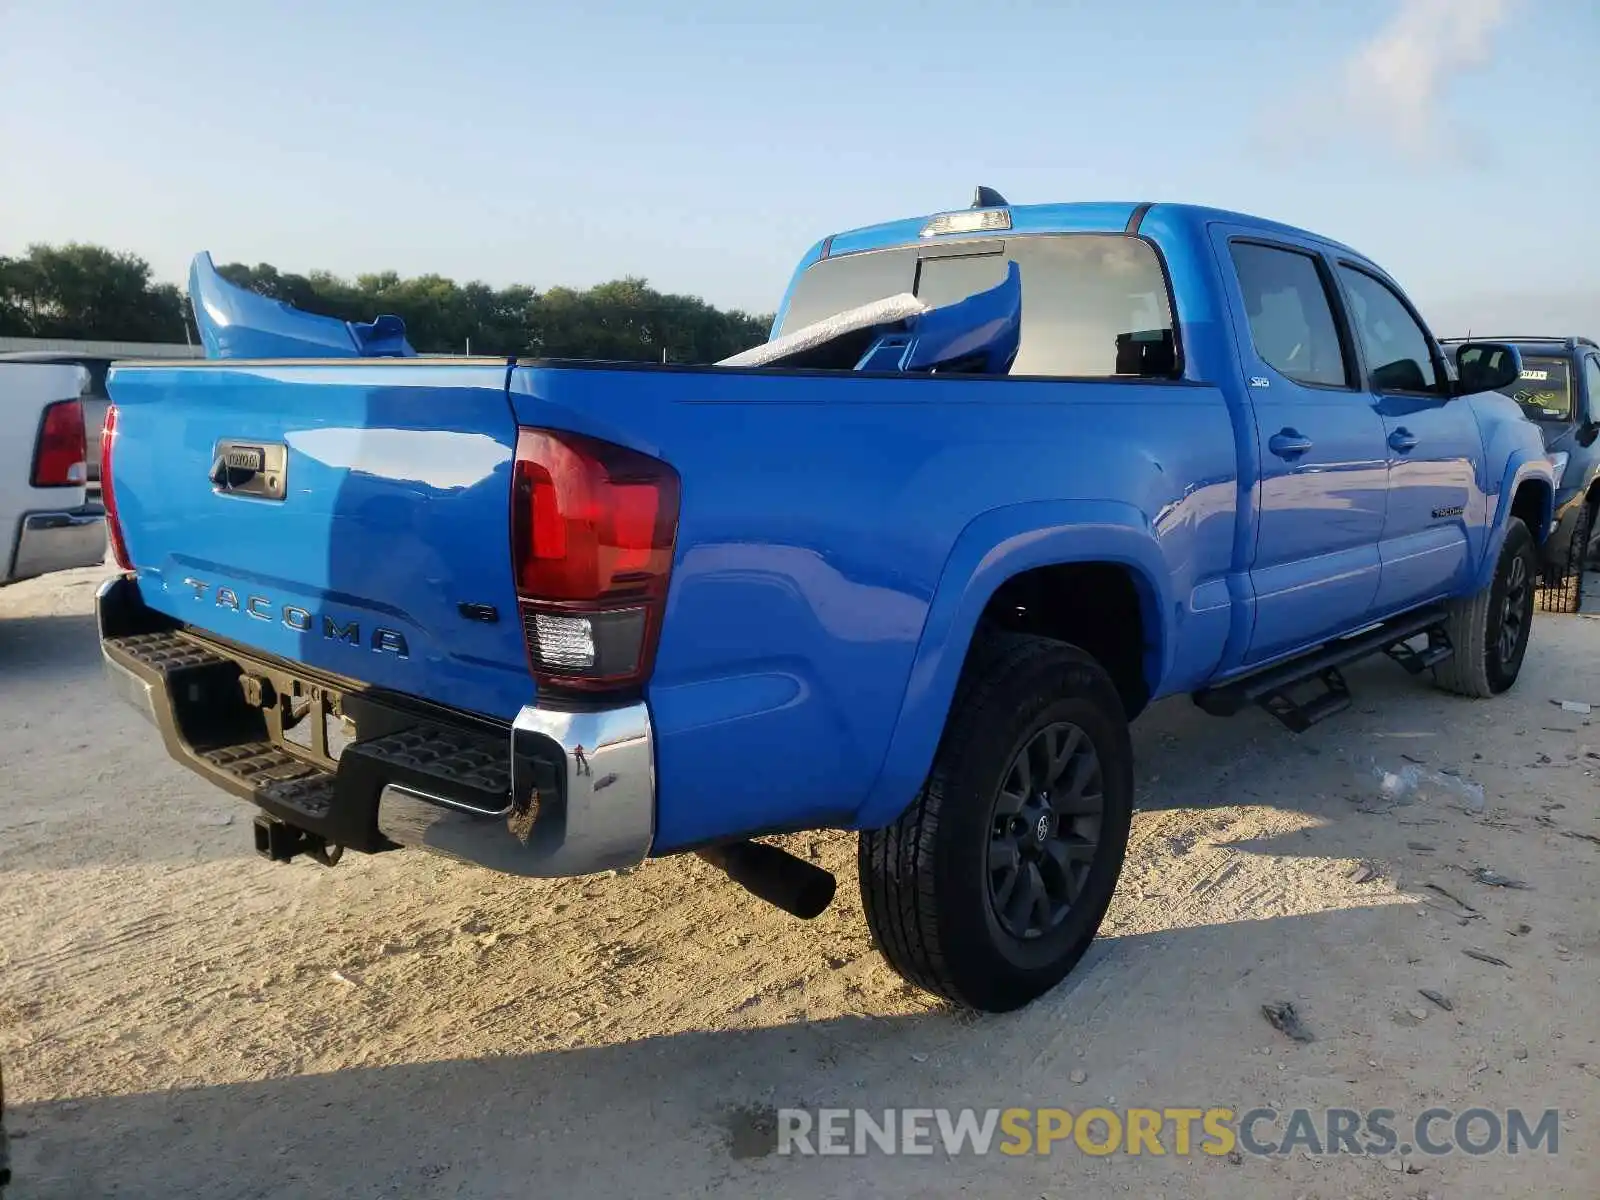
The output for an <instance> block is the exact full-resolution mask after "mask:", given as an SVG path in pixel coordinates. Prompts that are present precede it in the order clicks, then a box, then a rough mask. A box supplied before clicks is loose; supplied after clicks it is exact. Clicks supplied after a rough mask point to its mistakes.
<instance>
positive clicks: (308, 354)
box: [189, 251, 416, 358]
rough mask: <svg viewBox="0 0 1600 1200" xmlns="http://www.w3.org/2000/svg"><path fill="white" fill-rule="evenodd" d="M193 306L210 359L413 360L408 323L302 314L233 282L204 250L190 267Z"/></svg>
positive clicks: (391, 318)
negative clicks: (346, 319) (224, 276)
mask: <svg viewBox="0 0 1600 1200" xmlns="http://www.w3.org/2000/svg"><path fill="white" fill-rule="evenodd" d="M189 302H190V304H191V305H192V306H193V307H194V323H195V327H196V328H197V329H198V330H199V332H200V343H201V345H203V346H204V347H205V351H206V357H207V358H410V357H413V356H414V355H415V354H416V351H415V350H413V349H412V348H411V343H410V342H408V341H406V326H405V322H404V321H402V320H401V319H400V318H399V317H395V316H380V317H378V318H377V319H376V320H374V321H370V322H366V323H357V322H354V321H341V320H340V319H339V318H338V317H323V316H318V315H317V314H316V313H308V312H302V311H300V309H298V308H295V307H294V306H293V305H289V304H285V303H284V302H283V301H281V300H273V299H271V298H269V297H267V296H263V295H260V294H259V293H257V292H252V291H251V290H250V289H249V288H242V287H239V286H238V285H237V284H232V283H229V282H228V281H227V280H226V279H224V278H223V277H222V276H221V275H220V274H218V273H217V268H216V266H215V265H214V264H213V263H212V261H211V255H209V254H207V253H205V252H204V251H202V252H201V253H199V254H197V255H195V256H194V262H192V263H191V264H190V265H189Z"/></svg>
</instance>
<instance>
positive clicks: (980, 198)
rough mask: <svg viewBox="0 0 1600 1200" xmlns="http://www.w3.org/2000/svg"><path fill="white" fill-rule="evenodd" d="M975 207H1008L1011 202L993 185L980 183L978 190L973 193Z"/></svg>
mask: <svg viewBox="0 0 1600 1200" xmlns="http://www.w3.org/2000/svg"><path fill="white" fill-rule="evenodd" d="M972 207H973V208H1007V207H1009V203H1008V201H1007V200H1006V198H1005V197H1004V196H1002V195H1001V194H1000V193H999V192H997V191H995V190H994V189H993V188H992V187H984V186H983V184H981V183H980V184H979V185H978V190H977V191H975V192H973V193H972Z"/></svg>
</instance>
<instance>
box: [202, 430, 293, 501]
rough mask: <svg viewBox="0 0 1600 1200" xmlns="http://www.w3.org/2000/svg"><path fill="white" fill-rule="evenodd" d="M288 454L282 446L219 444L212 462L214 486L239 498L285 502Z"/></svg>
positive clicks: (279, 444) (228, 441)
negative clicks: (283, 500) (252, 497)
mask: <svg viewBox="0 0 1600 1200" xmlns="http://www.w3.org/2000/svg"><path fill="white" fill-rule="evenodd" d="M287 460H288V451H287V449H286V448H285V447H284V446H283V444H282V443H277V444H273V443H270V442H269V443H265V444H263V443H260V442H254V443H251V442H239V441H231V440H224V441H220V442H218V443H217V449H216V457H215V458H213V459H212V460H211V486H212V487H213V488H214V489H215V490H216V491H219V492H227V493H229V494H230V495H235V496H254V497H256V498H257V499H261V500H282V499H283V496H284V482H285V481H284V476H285V474H286V470H285V468H286V467H287V465H288V464H287Z"/></svg>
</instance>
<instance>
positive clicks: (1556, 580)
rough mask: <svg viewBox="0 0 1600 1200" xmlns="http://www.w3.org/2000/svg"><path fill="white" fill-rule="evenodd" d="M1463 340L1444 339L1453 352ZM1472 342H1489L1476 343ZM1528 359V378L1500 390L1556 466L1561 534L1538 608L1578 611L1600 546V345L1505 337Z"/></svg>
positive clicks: (1549, 546) (1551, 550)
mask: <svg viewBox="0 0 1600 1200" xmlns="http://www.w3.org/2000/svg"><path fill="white" fill-rule="evenodd" d="M1465 340H1466V339H1465V338H1446V339H1445V340H1444V342H1443V343H1442V344H1443V346H1444V349H1445V351H1446V352H1447V353H1451V352H1453V349H1454V347H1455V346H1457V345H1459V344H1460V343H1462V342H1464V341H1465ZM1473 340H1474V341H1483V340H1485V339H1483V338H1478V337H1476V336H1475V337H1474V338H1473ZM1493 340H1494V341H1497V342H1510V343H1511V344H1512V345H1514V346H1516V347H1517V349H1518V350H1520V351H1521V352H1522V378H1521V379H1519V380H1518V381H1517V382H1516V383H1514V384H1512V385H1511V386H1510V387H1506V388H1502V389H1500V390H1501V392H1502V393H1503V394H1505V395H1507V396H1510V397H1511V398H1512V399H1513V400H1515V401H1516V402H1517V403H1518V404H1519V405H1521V407H1522V411H1523V412H1524V413H1526V414H1527V416H1528V419H1529V420H1531V421H1532V422H1533V423H1534V424H1536V425H1537V426H1538V427H1539V431H1540V432H1541V433H1542V434H1543V435H1544V446H1545V449H1546V450H1547V451H1548V452H1549V454H1550V457H1551V459H1552V460H1553V461H1554V463H1555V465H1556V502H1555V508H1556V511H1555V516H1556V521H1557V525H1556V528H1555V531H1554V532H1553V533H1552V534H1551V535H1550V537H1549V538H1548V539H1546V541H1545V564H1544V576H1543V578H1542V579H1541V580H1540V584H1541V586H1540V589H1539V603H1540V607H1542V608H1543V609H1544V610H1545V611H1546V612H1577V611H1578V609H1579V608H1580V607H1581V606H1582V604H1583V572H1584V568H1585V566H1587V565H1594V561H1595V554H1596V544H1597V540H1600V512H1597V511H1596V510H1597V509H1600V441H1597V437H1600V346H1597V345H1596V344H1595V343H1594V342H1593V341H1591V340H1590V339H1589V338H1585V337H1565V338H1563V337H1502V338H1494V339H1493Z"/></svg>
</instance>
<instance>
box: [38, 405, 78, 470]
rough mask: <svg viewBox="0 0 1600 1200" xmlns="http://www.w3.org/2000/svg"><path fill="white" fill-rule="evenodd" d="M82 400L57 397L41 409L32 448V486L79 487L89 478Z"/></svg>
mask: <svg viewBox="0 0 1600 1200" xmlns="http://www.w3.org/2000/svg"><path fill="white" fill-rule="evenodd" d="M88 455H89V451H88V447H87V445H86V443H85V441H84V435H83V404H82V402H81V401H78V400H59V401H57V402H56V403H55V404H52V405H50V407H48V408H46V409H45V410H44V421H43V422H42V423H41V424H40V426H39V441H38V443H37V445H36V446H35V447H34V452H33V486H34V487H82V486H83V485H84V484H85V483H86V482H87V481H88V478H89V463H88Z"/></svg>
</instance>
